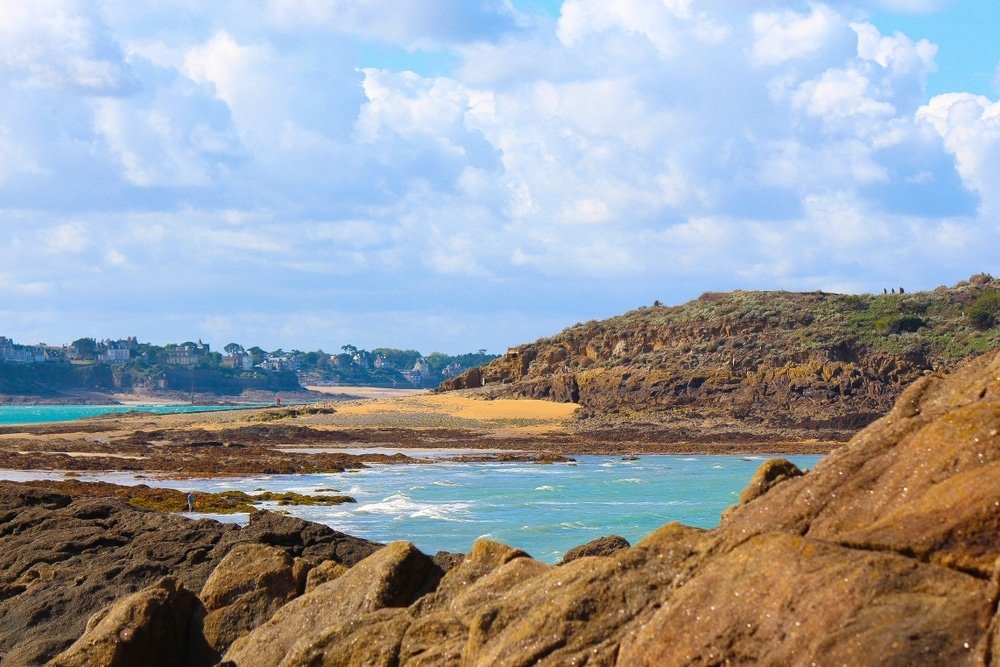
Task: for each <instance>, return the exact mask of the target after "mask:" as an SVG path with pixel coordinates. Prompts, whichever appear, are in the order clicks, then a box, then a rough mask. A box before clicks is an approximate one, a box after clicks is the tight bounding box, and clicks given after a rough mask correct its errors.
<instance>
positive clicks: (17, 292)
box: [0, 0, 1000, 354]
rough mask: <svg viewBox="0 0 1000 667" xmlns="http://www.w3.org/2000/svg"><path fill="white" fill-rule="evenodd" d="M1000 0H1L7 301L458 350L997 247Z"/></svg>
mask: <svg viewBox="0 0 1000 667" xmlns="http://www.w3.org/2000/svg"><path fill="white" fill-rule="evenodd" d="M998 23H1000V4H998V3H995V2H994V1H993V0H839V1H834V0H827V1H825V2H823V1H819V0H813V1H808V2H806V1H803V2H799V1H797V0H782V1H773V2H769V1H767V0H762V1H758V2H752V3H751V2H745V1H743V0H381V1H379V0H261V1H260V2H252V3H248V2H244V1H242V0H241V1H236V0H213V2H201V1H199V0H156V1H155V2H150V1H148V0H33V1H32V2H23V1H22V0H0V335H6V336H9V337H12V338H14V339H15V340H16V341H18V342H22V343H36V342H42V341H44V342H48V343H52V344H56V343H66V342H69V341H72V340H74V339H76V338H79V337H82V336H93V337H96V338H105V337H110V338H118V337H125V336H137V337H138V338H139V339H140V340H141V341H149V342H153V343H158V344H164V343H168V342H181V341H185V340H196V339H199V338H200V339H203V340H205V341H208V342H211V343H212V344H214V345H215V346H216V347H217V348H221V347H222V346H223V345H225V344H226V343H229V342H237V343H240V344H243V345H246V346H250V345H260V346H261V347H264V348H265V349H275V348H279V347H281V348H284V349H302V350H312V349H318V348H322V349H325V350H327V351H336V350H339V348H340V347H341V346H343V345H346V344H352V345H356V346H358V347H363V348H368V349H371V348H374V347H398V348H413V349H418V350H421V351H423V352H425V353H428V352H431V351H442V352H448V353H454V354H457V353H463V352H468V351H475V350H478V349H481V348H484V349H487V350H489V351H491V352H503V351H504V350H505V349H506V348H507V347H508V346H511V345H516V344H520V343H524V342H528V341H532V340H535V339H537V338H539V337H543V336H548V335H552V334H555V333H557V332H558V331H559V330H561V329H563V328H565V327H567V326H570V325H572V324H574V323H576V322H581V321H586V320H590V319H600V318H604V317H609V316H612V315H616V314H620V313H622V312H625V311H627V310H630V309H632V308H636V307H638V306H641V305H648V304H651V303H652V302H653V301H654V300H659V301H661V302H664V303H666V304H679V303H683V302H685V301H687V300H690V299H692V298H696V297H697V296H698V295H699V294H700V293H702V292H704V291H709V290H729V289H785V290H820V289H821V290H825V291H836V292H850V293H861V292H877V293H881V291H882V289H883V288H886V287H898V286H904V287H905V288H906V289H907V291H914V290H919V289H933V288H934V287H936V286H938V285H942V284H944V285H952V284H955V283H956V282H958V281H960V280H962V279H965V278H967V277H968V276H970V275H971V274H974V273H978V272H981V271H986V272H991V273H993V274H994V275H1000V252H998V251H1000V187H998V185H1000V102H998V98H1000V71H998V65H1000V41H998V40H997V39H996V37H995V26H996V25H998Z"/></svg>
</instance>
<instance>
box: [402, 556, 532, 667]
mask: <svg viewBox="0 0 1000 667" xmlns="http://www.w3.org/2000/svg"><path fill="white" fill-rule="evenodd" d="M549 569H550V566H548V565H545V564H544V563H540V562H538V561H536V560H534V559H533V558H530V557H528V555H527V554H525V553H524V552H523V551H520V550H518V549H512V548H511V547H508V546H505V545H503V544H499V543H497V542H493V541H491V540H485V539H480V540H477V541H476V543H475V544H474V545H473V547H472V550H471V551H470V552H469V554H468V556H467V557H466V558H465V560H464V561H463V562H462V564H461V565H459V566H458V567H456V568H455V569H453V570H451V571H450V572H448V574H447V575H445V577H444V578H443V579H442V580H441V585H440V586H439V587H438V590H437V591H436V592H434V593H432V594H431V595H428V596H426V597H424V598H421V599H420V600H419V601H417V603H416V604H414V605H413V606H412V607H411V610H412V612H413V614H414V615H415V616H417V618H416V619H415V620H414V621H413V622H412V624H411V625H410V626H409V627H408V628H407V630H406V636H405V637H404V638H403V641H402V645H401V647H400V662H401V663H402V664H407V665H428V666H430V665H441V664H453V663H456V662H457V661H458V659H459V657H460V656H461V654H462V649H463V647H464V646H465V644H466V642H467V640H468V634H469V626H468V622H469V620H470V619H472V618H474V617H475V615H476V614H477V613H478V611H479V609H480V608H482V607H483V606H484V605H486V604H488V603H491V602H494V601H496V600H498V599H500V598H501V597H503V596H504V595H506V594H507V593H508V592H509V591H511V590H512V589H514V588H516V587H517V586H519V585H521V584H523V583H524V582H526V581H528V580H529V579H533V578H535V577H537V576H538V575H540V574H542V573H544V572H547V571H548V570H549Z"/></svg>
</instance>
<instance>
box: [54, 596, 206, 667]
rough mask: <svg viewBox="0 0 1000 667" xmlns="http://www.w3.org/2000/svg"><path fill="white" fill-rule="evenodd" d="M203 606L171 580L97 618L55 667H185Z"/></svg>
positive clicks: (58, 659)
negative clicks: (193, 624)
mask: <svg viewBox="0 0 1000 667" xmlns="http://www.w3.org/2000/svg"><path fill="white" fill-rule="evenodd" d="M199 604H200V603H199V602H198V598H196V597H195V596H194V594H193V593H191V592H190V591H188V590H186V589H185V588H184V587H183V586H180V585H178V583H177V582H176V581H175V580H174V579H172V578H170V577H165V578H163V579H161V580H160V581H158V582H157V583H156V584H154V585H153V586H150V587H149V588H146V589H144V590H141V591H139V592H138V593H135V594H133V595H130V596H128V597H126V598H125V599H123V600H119V601H118V602H116V603H115V604H114V605H112V606H111V607H109V608H107V609H105V610H103V611H102V612H100V613H97V614H95V615H94V616H93V617H92V618H91V619H90V621H89V622H88V623H87V629H86V631H85V632H84V634H83V636H82V637H80V639H79V640H77V641H76V642H75V643H74V644H73V645H72V646H70V647H69V648H68V649H67V650H66V651H64V652H63V653H60V654H59V655H58V656H56V658H55V659H54V660H52V661H51V662H50V663H49V665H50V666H51V667H89V666H91V665H115V666H117V665H121V666H122V667H125V666H126V665H149V666H150V667H160V666H161V665H162V666H163V667H169V666H171V665H182V664H184V663H185V662H186V661H187V659H188V655H189V645H190V637H191V630H192V627H191V624H192V619H193V618H194V617H195V616H196V609H197V608H198V606H199Z"/></svg>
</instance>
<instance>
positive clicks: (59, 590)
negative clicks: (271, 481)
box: [0, 482, 380, 667]
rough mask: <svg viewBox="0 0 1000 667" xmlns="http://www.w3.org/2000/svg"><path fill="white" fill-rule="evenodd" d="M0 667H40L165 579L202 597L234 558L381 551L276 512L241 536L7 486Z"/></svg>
mask: <svg viewBox="0 0 1000 667" xmlns="http://www.w3.org/2000/svg"><path fill="white" fill-rule="evenodd" d="M0 542H2V548H0V665H3V666H4V667H7V666H8V665H10V666H14V665H18V666H20V665H31V664H40V663H43V662H45V661H46V660H48V659H50V658H52V657H54V656H55V655H56V654H57V653H58V652H59V651H61V650H63V649H64V648H66V647H67V646H68V645H69V644H70V643H72V642H73V641H74V640H75V639H77V638H78V637H79V636H80V635H81V633H82V632H83V630H84V626H85V625H86V623H87V620H88V618H90V616H91V615H92V614H94V613H95V612H97V611H99V610H100V609H102V608H103V607H105V606H106V605H108V604H109V603H111V602H114V601H115V600H117V599H119V598H122V597H124V596H127V595H129V594H132V593H135V592H137V591H139V590H141V589H143V588H145V587H147V586H149V585H151V584H153V583H154V582H156V581H157V580H159V579H160V578H162V577H165V576H172V577H174V578H175V580H176V582H177V583H178V585H179V586H183V587H184V588H185V589H186V590H187V591H192V592H197V591H200V590H201V589H202V586H203V585H204V584H205V582H206V580H207V579H208V577H209V575H210V574H211V573H212V572H213V570H214V569H215V568H216V566H217V565H218V564H219V563H220V562H221V561H222V560H223V558H224V557H225V556H226V555H227V554H228V553H229V551H230V550H231V549H232V548H233V547H234V546H236V545H239V544H242V543H250V544H265V545H270V546H273V547H277V548H279V549H281V550H282V551H283V552H285V553H287V554H288V556H289V557H292V558H294V557H299V558H305V559H307V560H309V561H311V562H317V563H318V562H322V561H324V560H333V561H336V562H339V563H343V564H345V565H352V564H354V563H356V562H358V561H359V560H361V559H362V558H364V557H365V556H367V555H369V554H370V553H372V552H373V551H375V550H376V549H377V548H378V547H379V546H380V545H377V544H375V543H372V542H368V541H366V540H360V539H357V538H353V537H350V536H347V535H343V534H342V533H338V532H336V531H334V530H331V529H330V528H327V527H325V526H320V525H317V524H312V523H308V522H305V521H301V520H299V519H294V518H291V517H286V516H282V515H278V514H274V513H270V512H260V513H257V514H254V515H251V521H250V524H249V525H248V526H247V527H245V528H242V529H240V528H238V527H237V526H235V525H231V524H220V523H218V522H215V521H208V520H200V521H192V520H190V519H186V518H184V517H181V516H178V515H173V514H162V513H159V512H148V511H142V510H138V509H136V508H134V507H132V506H130V505H128V504H126V503H124V502H122V501H119V500H109V499H80V500H76V501H74V500H73V499H72V498H70V497H69V496H67V495H65V494H61V493H58V492H53V491H49V490H45V489H40V488H33V487H28V486H24V485H19V484H14V483H10V482H0Z"/></svg>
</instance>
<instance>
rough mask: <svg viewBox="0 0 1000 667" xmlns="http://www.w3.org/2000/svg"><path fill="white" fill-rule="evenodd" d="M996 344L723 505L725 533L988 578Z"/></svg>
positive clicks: (998, 465) (996, 475) (997, 554)
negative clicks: (811, 542)
mask: <svg viewBox="0 0 1000 667" xmlns="http://www.w3.org/2000/svg"><path fill="white" fill-rule="evenodd" d="M998 434H1000V353H993V354H990V355H986V356H984V357H980V358H978V359H976V360H975V361H973V362H970V363H969V364H967V365H966V366H965V367H963V368H962V369H961V370H959V371H957V372H955V373H954V374H952V375H951V376H949V377H947V378H945V377H942V376H939V375H930V376H926V377H924V378H922V379H921V380H919V381H918V382H916V383H914V384H913V385H912V386H911V387H909V388H908V389H907V390H906V391H905V392H903V394H902V396H901V397H900V400H899V402H898V403H897V405H896V407H894V408H893V410H891V411H890V412H889V414H887V415H886V416H885V417H883V418H882V419H880V420H878V421H877V422H875V423H874V424H872V425H871V426H870V427H868V428H867V429H865V430H864V431H862V432H861V433H859V434H858V435H857V436H855V437H854V438H853V439H852V441H851V442H850V443H849V445H848V446H845V447H843V448H841V449H838V450H836V451H834V452H833V453H831V454H830V455H829V456H828V457H827V458H826V459H824V460H823V461H821V462H820V463H819V464H818V465H817V466H816V468H815V469H814V470H813V471H812V472H810V473H809V474H807V475H804V476H801V477H797V478H794V479H790V480H787V481H785V482H782V483H781V484H779V485H777V486H775V487H774V488H773V489H771V490H770V492H768V493H767V494H766V495H765V496H763V497H761V498H760V499H758V500H757V501H755V502H751V503H748V504H746V505H741V506H739V507H737V508H736V509H734V510H733V511H732V512H731V513H729V514H728V515H727V517H726V521H725V522H724V523H723V526H722V528H721V532H722V534H723V535H724V536H725V537H726V539H727V540H729V541H731V542H733V541H739V540H743V539H746V537H747V536H749V535H752V534H756V533H762V532H770V531H784V532H790V533H793V534H798V535H804V536H808V537H812V538H815V539H820V540H826V541H829V542H835V543H839V544H844V545H847V546H852V547H855V548H859V549H871V550H879V551H894V552H896V553H900V554H906V555H911V556H915V557H917V558H919V559H921V560H924V561H929V562H932V563H936V564H940V565H942V566H946V567H953V568H956V569H960V570H963V571H969V572H974V573H976V574H977V575H978V576H982V577H989V576H990V575H991V574H992V572H993V567H994V564H995V563H996V561H997V558H1000V540H998V539H997V535H1000V485H997V483H996V480H997V479H1000V435H998Z"/></svg>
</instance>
